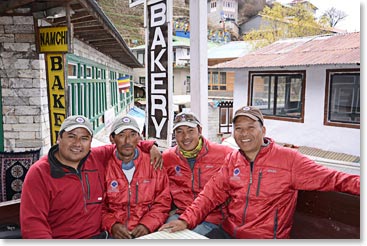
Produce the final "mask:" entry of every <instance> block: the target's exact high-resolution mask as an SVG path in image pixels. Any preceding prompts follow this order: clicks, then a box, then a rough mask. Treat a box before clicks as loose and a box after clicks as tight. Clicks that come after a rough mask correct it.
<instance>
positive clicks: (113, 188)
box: [108, 180, 119, 192]
mask: <svg viewBox="0 0 367 246" xmlns="http://www.w3.org/2000/svg"><path fill="white" fill-rule="evenodd" d="M118 191H119V182H117V180H112V181H111V183H110V188H109V189H108V192H118Z"/></svg>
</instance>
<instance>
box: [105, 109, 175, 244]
mask: <svg viewBox="0 0 367 246" xmlns="http://www.w3.org/2000/svg"><path fill="white" fill-rule="evenodd" d="M139 133H140V130H139V126H138V123H137V122H136V121H135V119H134V118H132V117H130V116H124V117H120V118H117V119H116V120H115V121H114V123H113V124H112V127H111V134H110V140H111V142H112V143H114V144H116V150H115V152H114V154H113V155H111V156H110V158H109V160H108V164H107V167H106V173H105V177H106V181H105V184H104V187H105V190H106V192H105V195H104V196H105V197H104V206H103V210H102V214H103V216H102V226H103V228H104V229H105V230H107V231H109V232H110V233H111V234H112V236H113V238H118V239H131V238H137V237H141V236H143V235H146V234H148V233H151V232H154V231H156V230H157V229H158V228H159V227H160V226H161V225H162V224H163V223H164V222H165V221H166V219H167V217H168V213H169V209H170V205H171V201H172V199H171V196H170V193H169V184H168V177H167V174H166V172H165V170H164V169H163V170H154V167H153V166H152V165H151V164H150V160H149V155H148V154H146V153H144V152H142V151H141V149H140V148H139V147H138V143H139V142H140V140H141V136H140V134H139Z"/></svg>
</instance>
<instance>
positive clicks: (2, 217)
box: [0, 199, 21, 238]
mask: <svg viewBox="0 0 367 246" xmlns="http://www.w3.org/2000/svg"><path fill="white" fill-rule="evenodd" d="M19 209H20V199H17V200H10V201H6V202H0V238H21V232H20V227H19V225H20V223H19Z"/></svg>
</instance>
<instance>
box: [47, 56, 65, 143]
mask: <svg viewBox="0 0 367 246" xmlns="http://www.w3.org/2000/svg"><path fill="white" fill-rule="evenodd" d="M46 64H47V92H48V105H49V106H48V107H49V114H50V131H51V144H52V145H54V144H55V143H56V140H57V136H58V134H59V131H60V127H61V123H62V122H63V121H64V119H65V118H66V109H67V108H66V101H65V79H64V56H63V54H47V55H46Z"/></svg>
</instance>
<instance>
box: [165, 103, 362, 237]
mask: <svg viewBox="0 0 367 246" xmlns="http://www.w3.org/2000/svg"><path fill="white" fill-rule="evenodd" d="M233 123H234V128H233V129H234V132H233V135H234V138H235V141H236V143H237V145H238V146H239V148H240V149H239V150H238V151H234V152H232V153H230V154H229V155H228V156H227V157H226V160H225V161H224V163H225V165H223V167H222V169H221V171H220V172H218V173H217V175H216V176H215V177H214V178H213V179H211V180H210V181H209V182H208V184H207V185H206V186H205V187H204V190H203V191H202V192H201V193H200V194H199V196H198V198H197V199H196V200H195V201H194V202H193V204H192V205H191V206H190V207H188V208H187V209H186V210H185V212H184V213H183V214H182V215H181V216H180V217H179V220H175V221H172V222H170V223H167V224H165V225H163V226H162V227H161V228H160V230H163V229H166V228H171V229H170V230H171V232H174V231H178V230H182V229H185V228H193V227H195V226H196V225H197V224H198V223H200V222H201V221H202V220H203V219H204V218H205V217H206V215H207V214H208V213H209V212H210V211H211V210H212V209H213V208H214V207H215V206H217V205H218V204H220V203H222V202H223V201H226V200H227V199H228V198H231V201H230V203H229V205H228V211H229V216H228V217H227V219H226V220H225V221H224V222H223V224H222V227H221V228H220V229H218V230H215V231H214V230H213V231H212V232H211V233H209V234H208V235H207V236H208V237H209V238H289V236H290V232H291V227H292V221H293V214H294V211H295V208H296V201H297V194H298V190H319V191H339V192H347V193H350V194H355V195H359V194H360V176H359V175H350V174H346V173H343V172H338V171H336V170H333V169H329V168H326V167H324V166H322V165H318V164H316V163H315V162H314V161H312V160H311V159H309V158H307V157H306V156H304V155H302V154H301V153H299V152H298V151H296V150H293V149H290V148H285V147H282V146H280V145H277V144H276V143H275V142H274V140H272V139H271V138H267V137H265V132H266V129H265V126H264V118H263V115H262V113H261V111H260V110H259V109H258V108H256V107H249V106H245V107H241V108H240V109H238V110H237V111H236V113H235V115H234V117H233Z"/></svg>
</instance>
